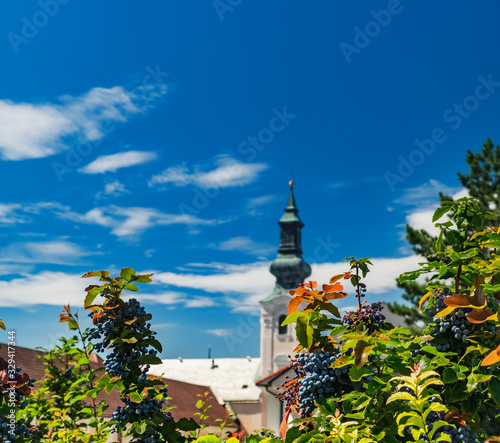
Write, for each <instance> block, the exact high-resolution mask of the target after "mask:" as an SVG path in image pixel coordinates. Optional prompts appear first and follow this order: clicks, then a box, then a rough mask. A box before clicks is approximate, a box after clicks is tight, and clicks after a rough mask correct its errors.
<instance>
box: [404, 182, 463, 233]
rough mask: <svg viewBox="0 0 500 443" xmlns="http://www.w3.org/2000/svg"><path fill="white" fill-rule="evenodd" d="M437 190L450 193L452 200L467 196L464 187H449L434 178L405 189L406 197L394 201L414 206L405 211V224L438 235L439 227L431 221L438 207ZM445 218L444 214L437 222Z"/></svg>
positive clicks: (441, 221)
mask: <svg viewBox="0 0 500 443" xmlns="http://www.w3.org/2000/svg"><path fill="white" fill-rule="evenodd" d="M439 192H442V193H444V194H447V195H451V197H452V198H453V200H458V199H460V198H462V197H468V196H469V193H468V192H467V189H465V188H450V187H447V186H445V185H442V184H441V183H439V182H438V181H435V180H430V181H429V183H424V185H422V186H419V187H416V188H410V189H407V190H406V191H405V195H406V198H405V197H402V198H400V199H398V200H396V201H395V203H400V204H408V205H410V204H411V205H415V206H416V208H415V209H413V210H410V211H408V212H407V214H406V220H405V221H406V224H408V225H410V226H411V227H412V228H414V229H423V230H425V231H427V232H428V233H429V234H431V235H433V236H436V235H438V234H439V228H437V227H436V226H435V223H433V222H432V216H433V215H434V211H435V210H436V209H437V208H438V207H439V195H438V193H439ZM446 220H448V218H447V217H446V216H445V217H443V218H442V219H440V220H439V221H438V222H439V223H443V222H444V221H446Z"/></svg>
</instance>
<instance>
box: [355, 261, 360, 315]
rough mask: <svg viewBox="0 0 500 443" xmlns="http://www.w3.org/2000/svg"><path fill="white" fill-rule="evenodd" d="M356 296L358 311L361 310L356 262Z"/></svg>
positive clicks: (357, 264)
mask: <svg viewBox="0 0 500 443" xmlns="http://www.w3.org/2000/svg"><path fill="white" fill-rule="evenodd" d="M356 297H357V298H358V313H359V312H361V293H360V289H359V263H356Z"/></svg>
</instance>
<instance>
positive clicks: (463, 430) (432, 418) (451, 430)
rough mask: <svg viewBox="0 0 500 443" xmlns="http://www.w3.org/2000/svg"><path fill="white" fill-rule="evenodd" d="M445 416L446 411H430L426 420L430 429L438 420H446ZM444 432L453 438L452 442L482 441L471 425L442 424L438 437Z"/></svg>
mask: <svg viewBox="0 0 500 443" xmlns="http://www.w3.org/2000/svg"><path fill="white" fill-rule="evenodd" d="M431 401H432V399H431ZM444 416H445V413H444V412H442V411H439V412H434V411H432V412H430V413H429V415H428V416H427V420H426V423H427V426H428V427H429V430H432V427H433V425H434V423H435V422H436V421H438V420H444ZM442 434H446V435H448V436H449V437H450V438H451V441H452V443H476V442H478V441H480V440H479V436H478V435H477V434H476V433H471V427H470V425H456V427H455V426H451V425H447V426H442V427H441V428H440V429H439V432H438V433H437V434H436V435H435V437H436V438H438V437H439V436H440V435H442Z"/></svg>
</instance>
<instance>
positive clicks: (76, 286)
mask: <svg viewBox="0 0 500 443" xmlns="http://www.w3.org/2000/svg"><path fill="white" fill-rule="evenodd" d="M88 283H89V282H88V280H87V281H86V279H82V278H81V275H80V274H66V273H64V272H52V271H44V272H41V273H39V274H34V275H28V276H24V277H20V278H15V279H12V280H9V281H0V306H2V307H21V306H32V305H55V306H63V305H64V304H68V303H70V304H71V305H72V306H82V305H83V300H84V298H85V288H86V287H87V286H88Z"/></svg>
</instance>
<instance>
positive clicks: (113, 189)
mask: <svg viewBox="0 0 500 443" xmlns="http://www.w3.org/2000/svg"><path fill="white" fill-rule="evenodd" d="M124 194H130V192H129V191H127V190H126V189H125V185H124V184H123V183H120V182H119V181H118V180H114V181H112V182H109V183H106V185H105V186H104V191H99V192H98V193H97V194H96V198H97V199H99V198H105V197H106V196H111V197H118V196H119V195H124Z"/></svg>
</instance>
